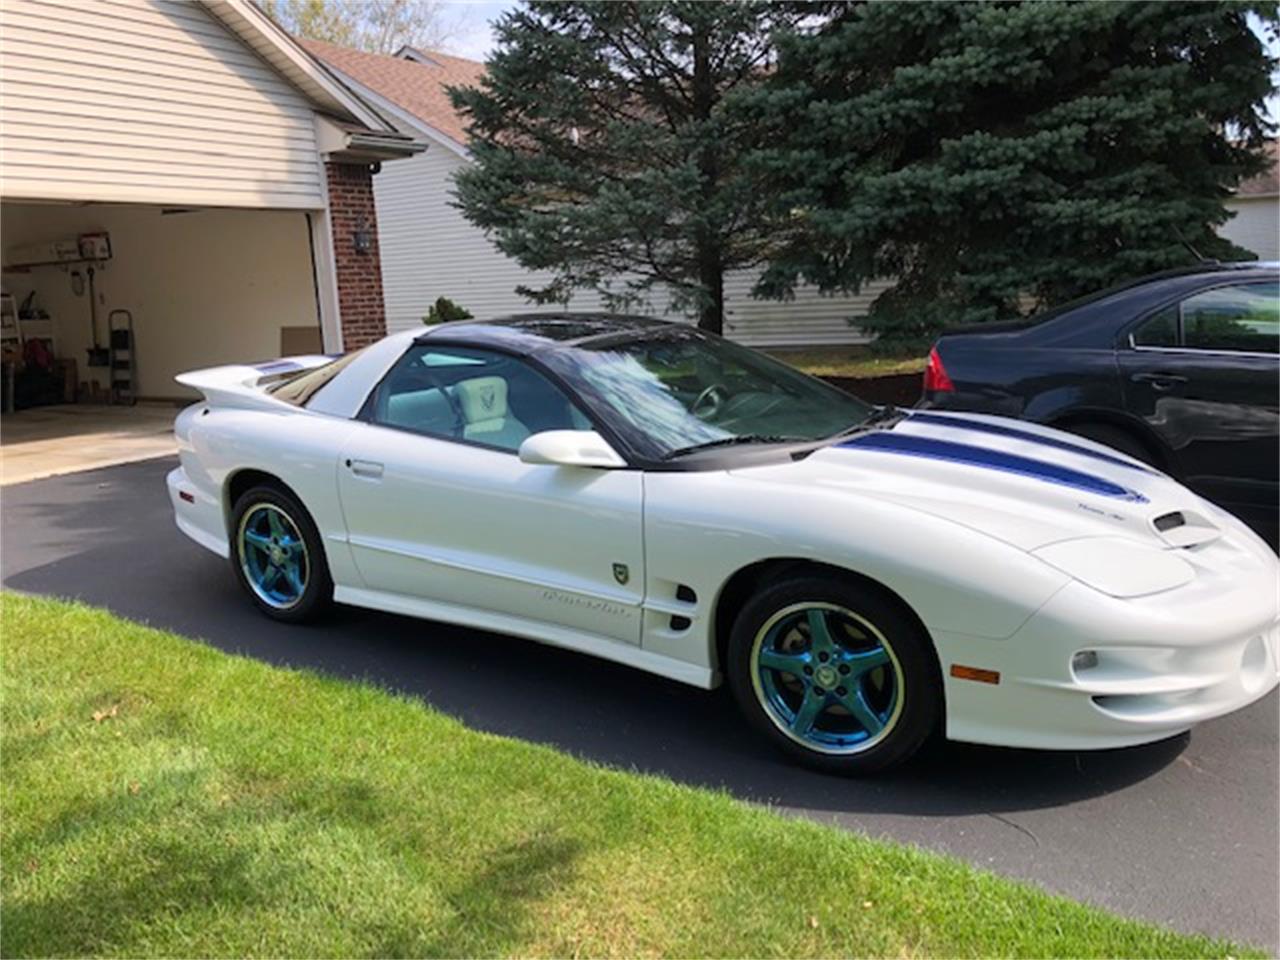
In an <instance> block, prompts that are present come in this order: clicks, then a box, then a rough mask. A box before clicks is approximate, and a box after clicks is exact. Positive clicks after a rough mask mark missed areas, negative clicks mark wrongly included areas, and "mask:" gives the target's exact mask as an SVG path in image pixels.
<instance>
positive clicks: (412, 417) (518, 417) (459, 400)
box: [370, 345, 591, 452]
mask: <svg viewBox="0 0 1280 960" xmlns="http://www.w3.org/2000/svg"><path fill="white" fill-rule="evenodd" d="M370 403H371V409H370V419H371V420H372V421H373V422H374V423H379V424H383V425H384V426H389V427H398V428H400V429H403V430H412V431H413V432H414V433H423V434H427V435H428V436H433V437H441V438H444V439H448V440H464V441H468V442H471V443H479V444H483V445H485V446H489V447H497V448H498V449H501V450H510V451H512V452H514V451H516V450H518V449H519V448H520V444H521V443H523V442H524V439H525V438H526V437H528V436H530V435H531V434H534V433H540V432H541V431H543V430H589V429H591V424H590V421H589V420H588V419H587V418H586V417H585V416H584V415H583V414H582V413H581V411H579V410H578V409H577V407H575V406H574V405H573V403H572V402H571V401H570V400H569V398H568V397H566V396H565V394H564V393H563V392H562V391H561V390H560V388H559V387H557V386H556V385H555V384H553V383H552V382H551V381H549V380H548V379H547V378H546V377H545V376H543V375H542V374H541V373H539V372H538V371H537V370H535V369H534V368H533V367H531V366H529V365H528V364H527V363H525V362H524V361H522V360H519V359H516V358H515V357H509V356H506V355H505V354H500V353H492V352H490V351H487V350H473V349H468V348H461V347H445V346H441V347H430V346H426V345H421V346H419V345H415V346H414V347H412V348H411V349H410V350H409V352H408V353H406V354H405V355H404V356H403V357H401V358H400V360H399V361H397V363H396V365H395V366H394V367H392V368H391V372H390V373H388V374H387V376H386V378H385V379H384V380H383V381H382V383H381V384H380V385H379V387H378V389H377V391H376V392H375V393H374V395H373V397H372V398H371V399H370Z"/></svg>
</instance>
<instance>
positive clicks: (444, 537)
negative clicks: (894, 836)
mask: <svg viewBox="0 0 1280 960" xmlns="http://www.w3.org/2000/svg"><path fill="white" fill-rule="evenodd" d="M178 380H179V382H180V383H183V384H186V385H188V386H191V387H194V388H196V389H198V390H200V391H201V392H202V393H203V394H204V400H203V401H202V402H200V403H197V404H195V405H194V406H191V407H189V408H187V409H186V410H184V411H183V412H182V413H181V414H180V415H179V417H178V419H177V423H176V427H175V429H176V433H177V437H178V441H179V446H180V450H181V462H182V465H181V466H180V467H179V468H177V469H176V470H174V471H173V472H172V473H171V474H170V475H169V478H168V485H169V494H170V498H171V499H172V501H173V507H174V511H175V513H176V516H177V523H178V526H179V527H180V528H181V529H182V530H183V531H184V532H185V533H186V534H187V535H188V536H190V537H191V538H192V539H193V540H195V541H196V542H197V543H199V544H200V545H202V546H204V547H207V548H208V549H209V550H212V551H213V552H215V553H217V554H219V555H220V556H223V557H227V558H229V559H230V562H231V567H232V569H233V570H234V572H235V576H236V577H237V578H238V579H239V581H240V583H241V584H242V585H243V587H244V589H245V590H246V591H247V593H248V595H249V596H250V598H251V599H252V600H253V602H254V603H255V604H256V605H257V606H258V607H259V608H260V609H261V610H262V612H263V613H265V614H267V615H268V616H270V617H274V618H276V619H278V620H284V621H301V620H305V619H309V618H312V617H315V616H316V615H317V614H319V613H320V612H321V611H322V610H323V609H324V607H325V606H326V605H327V604H328V603H329V602H331V601H337V602H340V603H347V604H355V605H357V606H363V607H371V608H375V609H378V610H386V611H391V612H394V613H400V614H408V615H410V616H417V617H424V618H430V619H434V620H444V621H451V622H453V623H459V624H465V625H467V626H471V627H476V628H480V629H484V630H493V631H499V632H503V633H508V634H515V635H517V636H522V637H528V638H531V639H534V640H540V641H543V642H545V643H551V644H556V645H558V646H563V647H569V648H571V649H574V650H580V651H583V652H585V653H590V654H594V655H596V656H600V657H606V658H608V659H611V660H616V661H619V662H621V663H626V664H630V665H632V666H636V667H639V668H641V669H644V670H650V671H652V672H654V673H658V674H662V675H663V676H666V677H672V678H675V679H677V680H681V681H684V682H686V683H690V684H694V685H696V686H700V687H705V688H711V687H714V686H715V685H716V684H718V683H719V682H720V681H721V679H722V678H723V679H725V680H727V682H728V683H729V685H730V687H731V688H732V690H733V693H734V695H735V696H736V699H737V701H738V703H739V705H740V706H741V708H742V711H743V713H744V714H745V716H746V719H747V721H748V722H749V723H750V724H751V725H752V726H753V727H755V728H756V729H757V730H758V731H760V733H761V734H763V735H764V736H766V737H768V738H769V739H771V740H772V741H773V742H774V743H776V744H777V745H778V746H780V747H781V748H783V749H784V750H786V751H787V752H789V753H790V754H791V755H792V756H794V757H796V758H798V759H800V760H801V761H803V762H805V763H807V764H809V765H811V766H814V767H817V768H820V769H824V770H828V771H833V772H839V773H867V772H870V771H873V770H877V769H880V768H883V767H885V766H887V765H889V764H891V763H895V762H897V761H900V760H902V759H904V758H906V757H907V756H909V755H910V754H911V753H912V752H913V751H914V750H916V748H917V747H918V746H919V745H920V744H921V743H922V741H923V740H924V739H925V738H926V737H927V736H928V735H929V734H930V733H931V732H932V731H933V730H935V729H939V728H941V729H942V730H943V731H944V732H945V734H946V735H947V736H948V737H950V738H952V739H955V740H964V741H971V742H977V743H990V744H1002V745H1008V746H1020V747H1039V748H1071V749H1079V748H1096V747H1117V746H1123V745H1127V744H1138V743H1144V742H1148V741H1152V740H1157V739H1160V738H1163V737H1168V736H1171V735H1174V734H1177V733H1180V732H1182V731H1184V730H1186V729H1188V728H1189V727H1191V726H1192V725H1193V724H1195V723H1197V722H1199V721H1202V720H1208V719H1210V718H1212V717H1218V716H1221V715H1223V714H1225V713H1229V712H1231V711H1233V710H1237V709H1239V708H1241V707H1243V706H1245V705H1246V704H1249V703H1251V702H1253V701H1255V700H1257V699H1258V698H1259V697H1262V696H1263V695H1265V694H1266V693H1267V692H1268V691H1269V690H1271V689H1272V688H1273V687H1274V686H1275V685H1276V683H1277V673H1278V669H1280V668H1278V666H1277V664H1278V661H1280V649H1278V648H1280V620H1278V616H1280V599H1278V596H1277V593H1278V583H1280V580H1278V577H1277V574H1278V572H1280V566H1278V564H1277V561H1276V557H1275V555H1274V554H1272V552H1271V551H1270V550H1269V549H1268V548H1267V546H1266V545H1265V544H1264V543H1263V542H1262V541H1261V540H1260V539H1259V538H1258V537H1257V536H1255V535H1254V534H1253V533H1252V532H1250V531H1249V530H1248V529H1247V528H1246V527H1245V526H1244V525H1242V524H1241V523H1240V522H1239V521H1237V520H1236V519H1234V518H1233V517H1232V516H1230V515H1229V514H1227V513H1225V512H1224V511H1222V510H1220V509H1218V508H1217V507H1215V506H1213V505H1212V504H1210V503H1208V502H1207V501H1205V500H1203V499H1202V498H1200V497H1198V496H1196V495H1195V494H1193V493H1191V492H1190V491H1188V490H1187V489H1185V488H1184V487H1182V486H1180V485H1179V484H1177V483H1175V482H1174V481H1173V480H1171V479H1169V478H1168V477H1167V476H1165V475H1164V474H1162V473H1160V472H1158V471H1156V470H1154V469H1153V468H1151V467H1149V466H1146V465H1145V464H1142V463H1140V462H1139V461H1137V460H1134V459H1132V458H1130V457H1128V456H1125V455H1124V454H1121V453H1118V452H1116V451H1114V450H1112V449H1110V448H1108V447H1105V446H1102V445H1100V444H1098V443H1094V442H1091V441H1089V440H1084V439H1080V438H1078V437H1075V436H1071V435H1068V434H1065V433H1061V432H1058V431H1055V430H1051V429H1047V428H1044V427H1039V426H1035V425H1031V424H1026V423H1021V422H1018V421H1013V420H1005V419H1001V418H998V417H993V416H982V415H971V414H951V413H946V414H944V413H937V412H931V411H929V412H926V411H915V412H912V411H899V410H895V409H893V408H883V407H879V408H877V407H871V406H868V405H867V404H865V403H862V402H861V401H859V400H857V399H854V398H853V397H851V396H848V395H846V394H844V393H841V392H839V391H837V390H835V389H834V388H832V387H829V386H827V385H826V384H824V383H822V382H820V381H817V380H814V379H811V378H809V377H807V376H804V375H802V374H800V373H798V372H796V371H795V370H792V369H790V368H789V367H786V366H784V365H782V364H780V363H778V362H776V361H774V360H771V359H769V358H768V357H765V356H763V355H760V354H757V353H755V352H753V351H751V350H748V349H745V348H743V347H739V346H736V345H734V344H732V343H729V342H727V341H725V340H721V339H719V338H717V337H713V336H709V335H707V334H704V333H701V332H699V331H697V330H695V329H692V328H690V327H688V326H685V325H682V324H669V323H662V322H658V321H654V320H647V319H642V318H634V317H617V316H602V315H575V314H563V315H551V316H547V315H540V316H536V317H532V316H531V317H512V318H508V319H505V320H499V321H494V322H473V321H463V322H460V323H453V324H445V325H441V326H437V327H432V328H430V329H428V330H427V331H426V332H421V331H408V332H405V333H399V334H394V335H392V336H389V337H387V338H386V339H384V340H381V341H380V342H378V343H375V344H373V345H372V346H369V347H366V348H365V349H363V350H360V351H357V352H355V353H351V354H349V355H347V356H345V357H342V358H341V359H337V360H331V359H329V358H325V357H310V358H298V359H292V360H282V361H277V362H273V363H266V364H261V365H258V366H229V367H219V368H215V369H211V370H203V371H198V372H195V373H189V374H184V375H182V376H180V377H178ZM477 642H478V643H483V638H482V637H479V638H478V639H477Z"/></svg>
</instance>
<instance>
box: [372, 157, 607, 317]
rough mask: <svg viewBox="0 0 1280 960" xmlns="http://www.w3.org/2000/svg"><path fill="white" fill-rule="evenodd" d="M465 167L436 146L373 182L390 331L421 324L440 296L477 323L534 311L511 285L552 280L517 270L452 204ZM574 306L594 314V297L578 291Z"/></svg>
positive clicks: (384, 171)
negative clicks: (455, 178) (457, 178)
mask: <svg viewBox="0 0 1280 960" xmlns="http://www.w3.org/2000/svg"><path fill="white" fill-rule="evenodd" d="M466 162H467V161H466V160H464V159H463V158H462V157H460V156H458V154H456V153H454V152H452V151H451V150H449V149H448V148H447V147H445V146H444V145H442V144H439V143H433V144H432V145H431V147H430V148H429V149H428V150H427V151H426V152H425V153H421V154H419V155H418V156H416V157H413V158H411V159H408V160H401V161H399V162H397V163H392V164H387V165H386V166H384V167H383V168H382V172H381V173H379V174H378V175H377V176H376V177H374V178H373V196H374V202H375V204H376V206H377V210H378V248H379V254H380V255H381V257H382V295H383V300H384V302H385V303H386V310H387V332H388V333H394V332H396V331H397V330H408V329H410V328H412V327H417V326H420V325H421V323H422V318H423V316H424V315H425V314H426V312H427V310H428V308H429V307H430V306H431V304H433V303H434V302H435V301H436V299H437V298H438V297H448V298H449V299H450V300H452V301H453V302H454V303H456V304H458V305H459V306H462V307H465V308H466V309H467V310H469V311H470V312H471V313H472V314H473V315H474V316H476V317H478V318H481V319H489V318H492V317H500V316H503V315H504V314H509V313H526V312H531V311H533V310H536V309H537V308H536V307H535V306H533V305H532V304H530V302H529V301H528V300H526V299H525V298H524V297H523V296H521V295H520V294H518V293H516V292H515V288H516V287H517V286H520V285H522V284H523V285H527V286H532V287H537V286H540V285H544V284H546V283H547V281H548V279H549V278H548V277H546V276H540V275H538V274H535V273H531V272H529V271H526V270H523V269H521V267H520V265H519V264H517V263H516V262H515V261H514V260H511V259H509V258H507V257H506V256H504V255H503V254H502V253H501V252H499V251H498V249H497V248H496V247H494V246H493V244H491V243H490V242H489V241H488V239H487V238H486V237H485V235H484V234H483V232H481V231H480V230H479V229H478V228H477V227H474V226H472V225H471V223H469V222H468V221H467V219H466V218H465V217H463V216H462V213H461V212H460V211H459V210H457V209H455V208H454V207H453V206H451V200H452V197H451V195H450V194H451V191H452V182H451V180H450V178H451V176H452V175H453V173H454V171H455V170H457V169H458V168H460V167H462V166H463V165H464V164H466ZM572 308H573V309H575V310H598V309H600V302H599V298H598V297H595V296H593V295H591V294H589V293H579V294H576V295H575V296H574V298H573V302H572ZM545 309H556V308H553V307H549V308H545Z"/></svg>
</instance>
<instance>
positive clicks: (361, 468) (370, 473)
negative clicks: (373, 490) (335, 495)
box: [347, 460, 382, 480]
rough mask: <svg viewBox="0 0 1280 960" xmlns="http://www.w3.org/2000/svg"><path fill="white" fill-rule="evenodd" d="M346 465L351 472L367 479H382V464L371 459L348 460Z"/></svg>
mask: <svg viewBox="0 0 1280 960" xmlns="http://www.w3.org/2000/svg"><path fill="white" fill-rule="evenodd" d="M347 466H348V467H350V468H351V472H352V473H353V474H355V475H356V476H357V477H364V478H366V479H368V480H381V479H382V464H380V463H374V462H373V461H372V460H348V461H347Z"/></svg>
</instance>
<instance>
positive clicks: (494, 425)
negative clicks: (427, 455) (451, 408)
mask: <svg viewBox="0 0 1280 960" xmlns="http://www.w3.org/2000/svg"><path fill="white" fill-rule="evenodd" d="M454 390H455V391H456V395H457V398H458V403H459V405H460V406H461V407H462V417H463V428H462V436H463V439H465V440H474V441H476V442H477V443H487V444H491V445H493V446H495V447H505V448H506V449H508V450H515V449H516V448H517V447H519V446H520V444H521V442H522V441H523V440H524V438H525V437H527V436H529V428H528V427H526V426H525V425H524V424H523V423H521V422H520V421H519V420H517V419H516V418H515V416H514V415H513V414H512V413H511V410H510V408H509V407H508V406H507V381H506V380H504V379H503V378H502V377H472V378H471V379H469V380H460V381H458V383H457V384H455V385H454Z"/></svg>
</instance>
